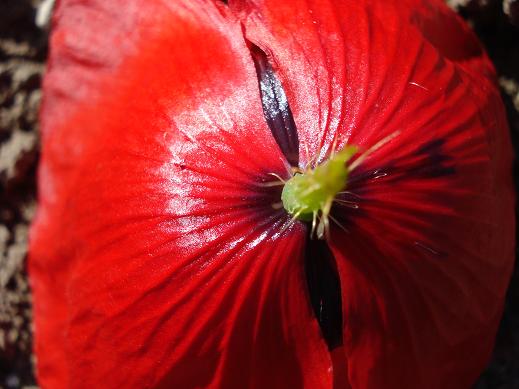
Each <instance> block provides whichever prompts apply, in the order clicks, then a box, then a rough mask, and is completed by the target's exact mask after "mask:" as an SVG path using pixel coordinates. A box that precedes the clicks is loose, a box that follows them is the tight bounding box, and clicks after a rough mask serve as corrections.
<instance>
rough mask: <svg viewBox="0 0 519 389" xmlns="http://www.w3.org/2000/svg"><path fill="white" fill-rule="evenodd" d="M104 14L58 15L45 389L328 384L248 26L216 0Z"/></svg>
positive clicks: (46, 168) (44, 174) (63, 8)
mask: <svg viewBox="0 0 519 389" xmlns="http://www.w3.org/2000/svg"><path fill="white" fill-rule="evenodd" d="M104 4H105V3H104V2H99V1H81V2H73V1H62V2H61V3H60V5H59V8H58V11H57V16H56V21H55V29H54V38H53V42H52V43H53V44H52V47H53V50H52V53H51V62H50V67H49V71H48V74H47V77H46V85H45V88H46V96H45V103H44V104H45V105H44V110H43V112H42V119H43V157H42V165H41V168H40V191H41V192H40V209H39V212H38V217H37V220H36V223H35V225H34V227H33V230H32V243H31V264H30V265H31V276H32V284H33V288H34V294H35V307H36V309H35V322H36V351H37V355H38V376H39V379H40V384H41V386H42V387H43V388H62V387H63V388H64V387H70V388H93V387H95V388H122V387H130V388H148V387H150V388H151V387H153V388H155V387H157V388H159V387H163V388H171V387H178V388H188V387H244V386H245V387H256V388H265V387H273V388H274V387H279V388H287V387H301V386H307V387H315V388H319V387H323V388H324V387H329V386H330V382H331V368H330V367H331V360H330V357H329V355H328V351H327V349H326V345H325V343H324V341H323V340H322V339H321V337H320V333H319V328H318V325H317V322H316V321H315V320H314V318H313V316H312V311H311V307H310V303H309V299H308V296H307V291H306V286H305V281H304V280H305V276H304V269H303V254H302V250H303V247H304V230H303V228H302V226H301V225H298V224H297V225H293V226H292V227H290V228H289V229H287V230H285V231H283V228H282V227H283V225H285V224H286V221H287V220H288V216H287V215H286V214H285V213H284V211H281V210H274V209H273V208H272V204H273V203H275V202H278V201H279V193H280V192H279V191H280V189H281V188H277V189H276V188H272V187H265V186H263V183H264V182H267V181H273V180H275V178H274V177H273V176H271V175H269V173H277V174H279V175H286V174H287V173H286V166H285V162H284V158H283V155H282V154H281V152H280V150H279V147H278V146H277V144H276V142H275V140H274V138H273V137H272V134H271V133H270V130H269V129H268V127H267V125H266V123H265V120H264V118H263V112H262V109H261V100H260V97H259V89H258V84H257V79H256V76H255V70H254V65H253V62H252V59H251V56H250V52H249V51H248V48H247V46H246V42H245V40H244V38H243V35H242V33H241V26H240V24H239V22H238V21H237V20H236V19H235V18H234V17H232V15H231V14H230V12H229V11H228V10H227V9H226V8H224V7H222V6H220V5H219V4H216V3H214V2H210V1H192V0H190V1H181V2H138V1H135V2H129V3H128V2H121V3H120V4H119V5H120V6H121V7H122V9H123V8H124V9H125V10H126V11H125V12H122V14H123V15H124V16H123V19H122V20H114V19H112V18H111V16H112V15H113V12H114V9H115V8H114V9H112V7H115V4H112V6H110V11H111V12H107V10H106V6H105V5H104ZM123 4H124V5H123ZM148 4H150V5H148ZM126 13H128V15H126ZM79 20H81V23H79ZM78 23H79V24H78ZM127 23H128V24H131V26H132V33H131V34H126V30H124V28H123V27H124V26H126V25H127ZM102 27H106V28H107V31H103V32H101V31H99V30H98V29H100V28H102ZM92 28H93V29H92ZM101 34H103V35H104V37H102V36H101ZM87 36H93V38H87ZM85 39H90V40H89V45H87V44H86V43H85V42H83V40H85ZM98 39H99V40H100V42H98V41H97V40H98ZM127 40H128V41H129V42H127ZM98 43H99V44H98ZM87 47H88V50H89V51H86V50H87ZM128 48H129V49H128ZM92 57H93V58H92ZM86 58H89V59H91V60H86Z"/></svg>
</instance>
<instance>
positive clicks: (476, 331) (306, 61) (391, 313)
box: [231, 0, 515, 389]
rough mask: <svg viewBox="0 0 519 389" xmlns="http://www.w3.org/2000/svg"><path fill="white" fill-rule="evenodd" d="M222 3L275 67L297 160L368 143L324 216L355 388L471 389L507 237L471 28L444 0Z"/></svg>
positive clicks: (490, 334)
mask: <svg viewBox="0 0 519 389" xmlns="http://www.w3.org/2000/svg"><path fill="white" fill-rule="evenodd" d="M231 5H232V6H233V7H234V9H235V10H236V12H237V13H238V14H239V15H240V17H241V19H242V21H243V23H244V25H245V31H246V36H247V38H248V39H250V40H251V41H253V42H254V43H255V44H256V45H258V46H259V47H261V48H262V49H263V50H265V51H266V52H269V53H270V55H271V56H272V60H273V62H274V63H275V64H276V66H275V70H276V71H277V72H278V74H279V75H280V78H281V80H282V83H283V86H284V88H285V90H286V94H287V98H288V101H289V103H290V104H291V108H292V111H293V113H294V118H295V123H296V125H297V127H298V129H299V139H300V140H301V141H302V143H303V144H304V145H306V146H303V147H300V159H301V161H303V162H302V164H303V165H304V164H305V161H307V162H308V161H313V160H323V159H324V158H325V157H326V156H327V155H328V154H329V153H330V151H331V149H332V148H333V144H334V141H335V140H337V144H338V145H339V148H340V147H342V146H343V145H344V144H346V143H348V144H354V145H358V146H360V147H361V148H362V150H364V151H366V150H370V149H371V154H370V155H369V156H368V157H367V158H366V159H365V160H364V162H363V163H361V164H360V166H359V167H357V168H356V169H355V170H354V171H353V173H352V174H351V176H350V180H349V183H348V186H347V187H346V190H347V193H344V194H342V195H341V196H340V197H339V200H343V202H342V203H338V204H337V205H336V207H335V209H334V211H333V212H332V215H334V217H335V220H336V222H338V223H340V227H339V226H338V225H337V223H334V226H332V236H331V239H330V246H331V248H332V251H333V253H334V255H335V257H336V260H337V263H338V267H339V273H340V277H341V285H342V296H343V297H342V300H343V318H344V323H343V325H344V339H345V346H344V354H345V359H346V363H347V366H348V369H347V371H348V376H349V381H350V384H351V386H352V388H370V389H378V388H417V387H419V388H431V389H433V388H468V387H470V385H471V384H472V383H473V382H474V381H475V379H476V378H477V376H478V375H479V373H480V371H481V369H482V368H483V367H484V366H485V363H486V361H487V359H488V357H489V355H490V352H491V349H492V344H493V338H494V335H495V331H496V327H497V324H498V321H499V318H500V315H501V310H502V304H503V299H504V294H505V290H506V286H507V284H508V281H509V277H510V272H511V268H512V263H513V258H514V228H515V226H514V216H513V215H514V213H513V203H514V195H513V189H512V183H511V159H512V158H511V147H510V142H509V138H508V128H507V124H506V121H505V119H504V113H503V107H502V105H501V103H500V99H499V94H498V91H497V88H496V87H495V85H494V75H493V70H492V66H491V64H490V62H489V60H488V59H487V57H486V56H485V54H484V53H483V51H482V49H481V47H480V46H479V44H478V43H477V41H476V40H475V38H474V36H473V34H472V33H471V32H470V31H469V30H468V28H467V27H466V26H465V25H463V24H462V23H461V22H460V20H459V19H458V18H457V17H456V16H455V15H454V14H452V13H450V11H448V10H447V8H446V7H445V5H444V4H443V2H440V1H419V0H416V1H414V0H413V1H384V2H380V1H340V2H337V1H312V0H307V1H299V0H293V1H284V2H279V1H274V0H272V1H271V0H265V1H261V0H258V1H249V2H239V1H236V2H234V3H233V2H232V1H231ZM384 139H385V140H386V142H385V143H384V142H383V145H382V146H380V147H375V149H373V147H374V145H376V144H377V143H378V142H380V141H381V140H384ZM380 144H381V143H379V145H380ZM306 150H308V152H306Z"/></svg>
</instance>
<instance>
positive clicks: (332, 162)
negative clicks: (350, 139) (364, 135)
mask: <svg viewBox="0 0 519 389" xmlns="http://www.w3.org/2000/svg"><path fill="white" fill-rule="evenodd" d="M356 151H357V148H356V147H354V146H347V147H346V148H345V149H344V150H341V151H340V152H338V153H335V154H334V155H332V156H331V157H330V158H329V159H328V160H327V161H325V162H323V163H322V164H320V165H318V166H317V167H316V168H314V169H309V170H307V171H306V172H304V173H296V174H295V175H294V176H293V177H292V178H290V179H289V180H288V181H287V182H286V184H285V186H284V188H283V192H282V194H281V201H282V202H283V206H284V208H285V209H286V211H287V212H288V213H289V214H290V215H292V216H293V217H294V218H297V219H299V220H304V221H311V220H312V219H313V218H314V217H315V215H316V214H321V215H324V216H325V217H326V216H327V215H328V213H329V212H330V208H331V205H332V202H333V200H334V199H335V197H336V196H337V194H338V193H339V192H340V191H341V190H343V189H344V188H345V187H346V184H347V179H348V173H349V170H348V167H347V166H346V162H348V160H350V159H351V157H352V156H353V155H354V154H355V153H356Z"/></svg>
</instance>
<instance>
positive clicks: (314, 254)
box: [305, 236, 343, 350]
mask: <svg viewBox="0 0 519 389" xmlns="http://www.w3.org/2000/svg"><path fill="white" fill-rule="evenodd" d="M305 270H306V279H307V283H308V290H309V292H310V301H311V303H312V308H313V310H314V313H315V316H316V318H317V321H318V322H319V325H320V327H321V331H322V334H323V337H324V339H325V341H326V344H327V345H328V348H329V349H330V350H333V349H334V348H336V347H339V346H341V345H342V343H343V337H342V296H341V282H340V279H339V274H338V272H337V265H336V263H335V258H334V257H333V254H332V252H331V251H330V248H329V247H328V244H327V243H326V241H323V240H320V239H311V238H310V236H307V241H306V252H305Z"/></svg>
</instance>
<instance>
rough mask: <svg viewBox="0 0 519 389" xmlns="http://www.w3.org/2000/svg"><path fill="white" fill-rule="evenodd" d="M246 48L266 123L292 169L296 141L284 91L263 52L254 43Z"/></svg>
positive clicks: (294, 163)
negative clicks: (257, 84)
mask: <svg viewBox="0 0 519 389" xmlns="http://www.w3.org/2000/svg"><path fill="white" fill-rule="evenodd" d="M249 47H250V51H251V55H252V59H253V60H254V66H255V67H256V74H257V76H258V82H259V87H260V95H261V104H262V106H263V114H264V115H265V119H266V121H267V124H268V126H269V128H270V131H271V132H272V135H273V136H274V139H276V142H277V143H278V145H279V147H280V149H281V151H282V152H283V154H284V155H285V158H286V159H287V161H288V162H289V163H290V164H291V165H292V166H298V163H299V139H298V136H297V128H296V124H295V122H294V117H293V116H292V111H291V110H290V106H289V105H288V100H287V97H286V95H285V91H284V90H283V87H282V85H281V82H280V81H279V80H278V78H277V77H276V75H275V73H274V70H273V69H272V66H271V65H270V63H269V61H268V58H267V55H266V54H265V53H264V52H263V50H261V49H260V48H259V47H258V46H256V45H254V44H253V43H249Z"/></svg>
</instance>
